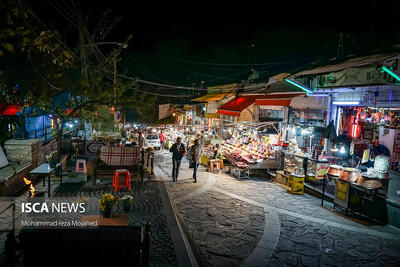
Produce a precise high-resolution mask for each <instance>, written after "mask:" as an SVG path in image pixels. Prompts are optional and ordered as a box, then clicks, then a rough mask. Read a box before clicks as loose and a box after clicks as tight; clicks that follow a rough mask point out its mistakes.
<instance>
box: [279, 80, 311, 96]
mask: <svg viewBox="0 0 400 267" xmlns="http://www.w3.org/2000/svg"><path fill="white" fill-rule="evenodd" d="M285 81H287V82H288V83H291V84H293V85H294V86H297V87H299V88H300V89H301V90H303V91H306V92H307V93H309V94H312V91H311V90H310V89H308V88H306V87H304V86H302V85H300V84H298V83H295V82H294V81H292V80H289V79H285Z"/></svg>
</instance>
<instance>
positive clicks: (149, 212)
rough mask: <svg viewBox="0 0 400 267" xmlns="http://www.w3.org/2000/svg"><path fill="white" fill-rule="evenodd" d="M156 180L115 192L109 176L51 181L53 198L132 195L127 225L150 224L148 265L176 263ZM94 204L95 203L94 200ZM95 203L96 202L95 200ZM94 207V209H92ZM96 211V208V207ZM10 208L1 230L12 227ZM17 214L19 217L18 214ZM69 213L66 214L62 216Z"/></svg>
mask: <svg viewBox="0 0 400 267" xmlns="http://www.w3.org/2000/svg"><path fill="white" fill-rule="evenodd" d="M159 183H160V182H159V181H156V180H149V179H147V180H146V181H145V182H144V183H143V184H141V183H140V182H133V186H132V192H129V191H128V190H127V189H122V190H119V191H118V192H117V193H115V192H114V191H113V189H112V185H111V179H104V180H101V182H100V183H97V184H96V185H94V184H93V183H92V181H89V182H87V183H75V184H63V185H60V184H59V182H58V181H52V188H54V189H55V190H54V191H53V192H52V195H53V196H55V197H66V198H68V197H97V198H100V197H101V196H102V195H103V194H104V193H111V194H113V195H116V196H118V197H122V196H124V195H127V194H129V195H131V196H133V198H134V203H133V209H132V210H131V212H130V214H129V215H130V216H129V223H128V224H129V225H141V226H144V225H145V224H146V223H147V222H149V223H150V234H151V236H150V240H151V252H150V263H151V266H176V265H177V264H178V263H177V257H176V253H175V249H174V244H173V242H172V239H171V234H170V231H169V227H168V224H167V220H166V214H165V207H164V206H163V202H162V200H161V196H160V189H159V188H160V187H159ZM161 183H162V182H161ZM36 190H38V191H41V190H44V188H43V186H42V183H41V182H40V183H38V184H37V185H36ZM27 197H28V193H27V192H25V193H23V194H22V195H21V196H19V197H17V200H16V201H17V202H20V201H23V200H25V199H26V198H27ZM96 203H97V202H96ZM97 204H98V203H97ZM94 209H96V208H94ZM97 210H99V207H97ZM115 213H116V214H121V213H124V212H123V211H122V206H121V204H119V205H118V207H117V208H116V210H115ZM11 215H12V214H11V209H10V210H9V211H7V212H5V213H4V214H1V215H0V230H6V229H11V225H12V220H11V218H12V216H11ZM16 216H19V214H18V213H17V214H16ZM68 216H70V215H68V214H66V215H64V216H63V218H66V217H68ZM5 236H6V234H5V233H3V234H0V266H1V264H2V263H1V260H2V256H3V253H4V241H5Z"/></svg>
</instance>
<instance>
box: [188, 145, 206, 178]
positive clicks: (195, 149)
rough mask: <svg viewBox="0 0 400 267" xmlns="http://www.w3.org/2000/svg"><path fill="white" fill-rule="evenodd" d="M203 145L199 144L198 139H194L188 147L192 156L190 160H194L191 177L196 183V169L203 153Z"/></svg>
mask: <svg viewBox="0 0 400 267" xmlns="http://www.w3.org/2000/svg"><path fill="white" fill-rule="evenodd" d="M203 153H204V151H203V147H202V146H201V144H200V140H199V139H196V140H194V145H193V146H191V148H190V155H191V156H192V158H191V161H192V162H194V166H193V179H194V181H193V182H194V183H197V169H198V167H199V164H200V159H201V156H202V155H203Z"/></svg>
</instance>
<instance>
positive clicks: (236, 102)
mask: <svg viewBox="0 0 400 267" xmlns="http://www.w3.org/2000/svg"><path fill="white" fill-rule="evenodd" d="M255 99H256V96H254V95H251V96H238V97H235V98H234V99H232V100H231V101H229V102H227V103H225V104H223V105H222V106H220V107H219V108H218V110H217V113H219V114H223V115H229V116H237V117H239V116H240V112H241V111H242V110H244V109H245V108H247V107H248V106H250V105H251V104H253V103H254V101H255Z"/></svg>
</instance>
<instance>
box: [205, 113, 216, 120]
mask: <svg viewBox="0 0 400 267" xmlns="http://www.w3.org/2000/svg"><path fill="white" fill-rule="evenodd" d="M204 117H206V118H207V119H219V114H218V113H206V114H205V115H204Z"/></svg>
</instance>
